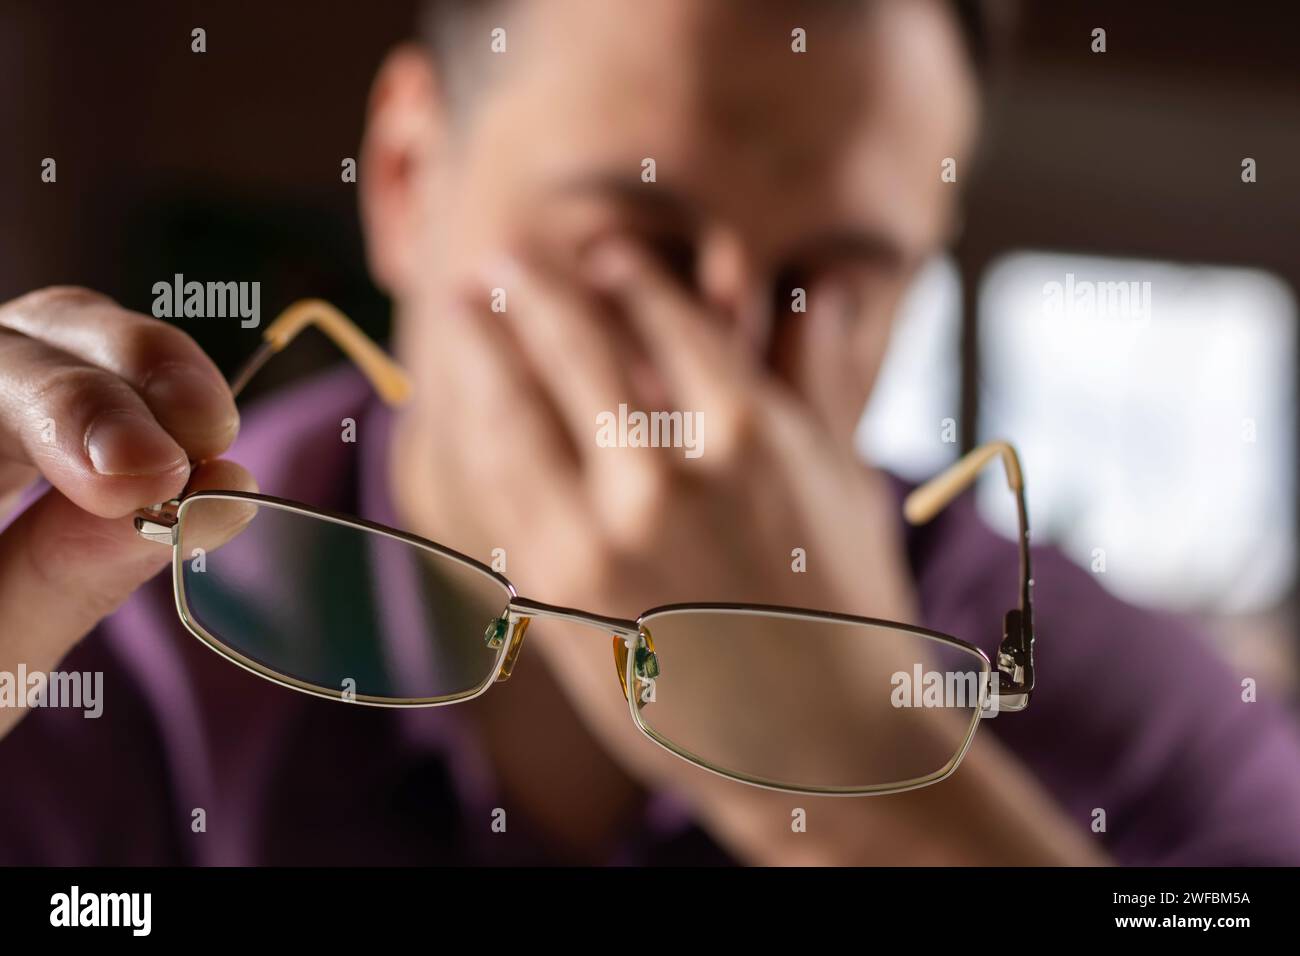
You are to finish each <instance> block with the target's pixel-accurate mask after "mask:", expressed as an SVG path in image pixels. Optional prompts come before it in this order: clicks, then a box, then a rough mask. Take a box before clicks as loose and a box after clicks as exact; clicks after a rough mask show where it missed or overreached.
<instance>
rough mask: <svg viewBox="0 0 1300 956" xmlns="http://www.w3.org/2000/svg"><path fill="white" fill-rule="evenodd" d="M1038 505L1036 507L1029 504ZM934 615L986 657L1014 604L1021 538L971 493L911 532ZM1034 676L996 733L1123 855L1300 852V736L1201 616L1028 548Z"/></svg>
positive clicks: (1249, 858)
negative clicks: (1250, 685)
mask: <svg viewBox="0 0 1300 956" xmlns="http://www.w3.org/2000/svg"><path fill="white" fill-rule="evenodd" d="M1031 517H1032V516H1031ZM909 555H910V557H911V559H912V563H913V567H914V574H915V578H916V581H917V587H918V591H919V594H920V599H921V605H922V608H923V611H924V615H925V618H926V624H927V626H929V627H932V628H934V629H936V630H939V631H942V632H944V633H948V634H951V635H953V636H954V637H958V638H962V639H964V640H968V641H970V642H972V643H974V644H976V645H978V646H979V647H981V648H983V649H984V650H985V651H986V652H988V653H991V652H992V651H993V650H994V649H995V648H996V647H997V644H998V641H999V639H1000V637H1001V634H1000V628H1001V623H1002V615H1003V614H1004V613H1005V612H1006V611H1007V610H1008V609H1009V608H1011V607H1014V606H1015V604H1016V600H1017V591H1016V588H1017V585H1018V567H1017V560H1018V555H1017V549H1016V546H1015V543H1014V542H1013V541H1011V540H1008V539H1006V538H1003V537H1002V536H1001V535H999V534H997V533H996V532H995V531H993V530H992V529H991V528H989V527H988V526H987V525H986V524H985V523H984V522H983V521H982V520H981V519H980V517H979V515H978V513H977V510H976V508H975V504H974V500H973V498H972V496H971V495H969V494H968V495H965V496H963V497H962V498H961V499H959V500H958V501H957V502H955V503H954V505H953V506H952V507H951V508H950V509H948V510H947V511H946V512H945V513H944V514H943V515H941V516H940V517H939V518H937V519H936V520H935V522H934V523H933V524H932V525H930V526H927V527H924V528H918V529H913V530H912V531H910V532H909ZM1032 562H1033V577H1034V583H1035V586H1034V618H1035V625H1036V626H1035V632H1036V641H1035V658H1036V663H1037V665H1038V687H1037V688H1036V690H1035V692H1034V697H1033V702H1032V704H1031V706H1030V708H1029V709H1028V710H1026V711H1025V712H1023V713H1020V714H1008V715H1004V716H1002V717H999V718H997V719H996V720H995V721H994V726H993V728H992V729H993V730H994V732H995V733H996V735H997V736H998V737H999V738H1000V739H1001V740H1002V741H1003V742H1004V743H1005V744H1007V745H1008V746H1009V747H1010V748H1011V749H1012V750H1013V751H1015V752H1016V753H1017V755H1018V756H1019V757H1020V758H1021V759H1022V760H1024V761H1025V763H1026V764H1027V765H1028V766H1029V767H1030V768H1031V769H1032V770H1033V771H1034V773H1035V775H1036V776H1038V778H1039V779H1040V781H1041V782H1042V783H1043V784H1044V785H1045V786H1047V788H1048V789H1049V790H1050V791H1051V792H1052V793H1053V795H1054V796H1055V797H1056V798H1057V800H1058V802H1060V803H1061V804H1062V806H1063V807H1064V808H1065V809H1066V811H1067V813H1068V814H1069V815H1070V816H1071V817H1072V818H1073V819H1075V820H1076V821H1077V822H1079V823H1080V824H1081V825H1084V826H1090V827H1091V826H1092V825H1093V823H1094V820H1095V814H1096V811H1097V810H1103V811H1105V814H1106V816H1105V821H1106V822H1105V825H1106V827H1107V829H1106V832H1105V834H1104V835H1103V838H1104V840H1105V842H1106V843H1107V845H1108V847H1109V848H1110V850H1111V852H1113V853H1115V854H1116V856H1117V857H1118V858H1119V859H1120V860H1121V861H1124V862H1145V863H1161V864H1167V863H1173V862H1178V863H1184V864H1232V863H1247V864H1249V863H1284V862H1285V863H1296V862H1300V734H1297V731H1296V726H1295V721H1294V719H1293V718H1292V716H1291V715H1290V714H1289V713H1288V712H1287V711H1286V707H1285V702H1283V701H1280V700H1271V701H1270V700H1267V699H1264V698H1265V697H1267V694H1266V693H1264V692H1261V695H1260V697H1261V699H1260V700H1259V701H1258V702H1252V701H1247V700H1243V693H1242V680H1243V678H1244V677H1246V676H1249V675H1243V674H1238V673H1236V671H1235V670H1234V668H1233V667H1232V665H1231V664H1230V663H1229V662H1228V661H1226V660H1225V659H1224V658H1223V657H1222V656H1221V655H1220V654H1219V653H1218V652H1217V651H1216V649H1215V648H1213V647H1212V646H1211V645H1210V643H1209V641H1208V640H1207V638H1206V636H1205V635H1204V634H1202V633H1201V632H1200V630H1199V629H1198V628H1197V627H1196V626H1195V625H1194V624H1193V623H1192V622H1190V621H1188V620H1185V619H1182V618H1179V617H1176V616H1173V615H1169V614H1164V613H1159V612H1156V611H1152V610H1147V609H1143V608H1139V607H1135V606H1133V605H1131V604H1129V603H1127V602H1125V601H1123V600H1121V599H1119V598H1118V597H1116V596H1114V595H1113V594H1111V593H1110V592H1109V591H1108V590H1106V589H1105V588H1104V587H1102V585H1101V583H1100V582H1099V580H1098V576H1097V575H1094V574H1092V573H1091V572H1089V571H1087V570H1085V569H1083V568H1081V567H1079V566H1078V565H1076V564H1074V563H1073V562H1072V561H1070V560H1069V559H1068V558H1067V557H1066V556H1065V555H1064V554H1062V553H1061V552H1060V551H1058V550H1057V549H1055V548H1039V547H1036V548H1034V549H1033V551H1032Z"/></svg>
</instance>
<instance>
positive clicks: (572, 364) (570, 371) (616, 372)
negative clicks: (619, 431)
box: [498, 259, 670, 536]
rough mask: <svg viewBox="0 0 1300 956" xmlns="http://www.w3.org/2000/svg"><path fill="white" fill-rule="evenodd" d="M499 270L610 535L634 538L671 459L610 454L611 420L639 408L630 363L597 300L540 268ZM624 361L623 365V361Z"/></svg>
mask: <svg viewBox="0 0 1300 956" xmlns="http://www.w3.org/2000/svg"><path fill="white" fill-rule="evenodd" d="M498 268H499V269H500V270H501V271H502V273H503V274H504V276H505V279H504V281H506V282H508V283H509V288H510V289H511V290H513V295H514V298H513V299H512V300H511V299H508V300H507V309H506V312H505V316H506V317H507V321H508V322H509V327H510V329H511V330H512V331H513V333H514V335H515V338H516V339H517V341H518V342H519V343H520V348H521V351H522V352H523V353H524V354H525V355H526V358H527V362H528V366H529V368H531V369H532V370H533V371H534V374H535V375H536V377H537V379H538V380H539V381H540V382H541V383H542V386H543V387H544V389H545V391H546V393H547V395H549V396H550V398H551V399H552V400H553V401H554V402H555V404H556V406H557V407H558V408H559V409H560V411H561V414H562V415H563V416H564V421H565V425H566V427H567V429H568V432H569V434H570V435H571V441H572V442H573V445H574V446H575V448H576V449H577V453H578V456H579V458H580V459H581V460H582V462H583V463H584V465H585V471H584V478H585V481H584V485H585V487H586V490H587V492H588V498H589V500H590V502H591V506H592V508H593V510H594V511H595V512H596V514H597V515H598V517H599V519H600V521H601V524H602V525H603V526H604V527H605V528H606V530H607V531H609V532H611V533H613V534H615V535H616V536H631V535H632V534H634V533H635V532H634V530H633V531H629V530H628V529H629V528H631V529H636V528H637V527H638V526H639V523H640V522H639V520H638V517H637V516H638V514H639V513H640V511H641V508H640V507H639V505H645V507H647V508H648V507H649V504H648V503H650V502H655V501H657V500H658V498H659V497H660V496H661V493H662V490H663V485H664V478H665V473H666V472H667V470H668V468H669V467H670V466H669V465H668V463H667V462H665V461H664V460H663V459H664V455H663V454H662V453H661V454H653V453H652V452H651V451H650V450H649V449H644V448H622V447H613V448H611V447H605V443H604V442H603V441H602V428H603V429H604V434H605V436H606V437H608V432H609V430H610V424H611V421H610V419H615V420H616V417H617V416H618V415H619V414H620V411H619V406H620V405H626V404H628V403H629V400H632V401H633V403H634V402H635V399H634V396H633V394H630V393H631V389H630V388H629V387H628V386H627V385H626V382H627V377H626V375H625V374H624V373H625V370H626V360H625V357H620V355H619V349H618V347H617V345H616V344H615V342H614V337H613V335H612V334H611V331H610V329H611V325H610V323H609V321H608V317H602V316H601V315H600V313H599V312H598V311H597V307H596V303H595V302H594V301H593V300H592V297H591V296H590V294H587V293H584V292H582V291H581V290H579V288H578V287H577V285H576V283H574V282H571V281H565V280H564V279H563V278H562V277H560V275H559V274H558V273H557V272H555V271H552V270H547V269H545V268H544V267H542V266H541V265H539V264H537V263H531V262H525V261H523V260H520V259H509V260H505V261H504V262H503V263H501V264H499V266H498ZM621 359H622V360H621Z"/></svg>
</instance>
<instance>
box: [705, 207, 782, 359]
mask: <svg viewBox="0 0 1300 956" xmlns="http://www.w3.org/2000/svg"><path fill="white" fill-rule="evenodd" d="M697 255H698V257H699V258H698V260H697V265H696V269H697V281H698V283H699V289H700V294H701V295H702V296H703V298H704V300H705V302H706V304H707V305H708V306H709V307H710V308H711V310H712V311H713V312H714V313H715V314H717V315H719V316H720V317H721V318H722V320H723V321H725V322H726V323H727V325H728V331H729V332H731V333H732V334H733V335H734V336H735V338H736V340H737V344H738V345H739V346H741V347H743V348H746V349H749V350H751V351H752V352H753V354H755V355H763V354H765V352H766V349H767V346H768V342H769V339H770V337H771V334H772V303H771V298H772V297H771V294H770V290H771V287H772V280H771V277H770V276H767V275H766V270H765V268H764V267H763V266H762V264H761V263H760V262H759V260H758V258H757V256H755V255H754V253H753V252H752V251H750V250H749V249H748V248H747V247H746V243H745V241H744V239H743V237H742V236H741V235H740V234H739V233H738V232H737V231H736V230H734V229H729V228H726V227H723V226H718V227H713V228H711V229H709V230H707V231H706V232H705V233H704V235H703V236H702V237H701V239H700V243H699V247H698V252H697Z"/></svg>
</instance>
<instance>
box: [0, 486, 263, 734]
mask: <svg viewBox="0 0 1300 956" xmlns="http://www.w3.org/2000/svg"><path fill="white" fill-rule="evenodd" d="M189 488H190V489H191V490H201V489H205V488H207V489H217V488H220V489H227V490H232V491H253V490H256V485H255V483H254V482H253V479H252V477H251V476H250V475H249V474H248V472H247V471H245V470H244V469H243V468H242V467H241V466H239V465H236V464H234V463H233V462H228V461H211V462H203V463H201V464H198V465H196V466H195V467H194V472H193V474H192V475H191V479H190V484H189ZM230 533H234V529H231V532H230ZM171 557H172V550H171V548H169V547H166V546H164V545H160V544H158V543H156V542H153V541H148V540H146V539H144V538H141V537H140V536H139V535H138V534H137V533H136V531H135V526H134V521H133V515H130V514H128V515H123V516H120V517H116V518H102V517H99V516H96V515H92V514H90V513H88V512H86V511H83V510H82V509H80V508H78V507H77V506H76V505H75V504H73V503H72V502H71V501H69V500H68V499H67V498H66V497H64V496H63V495H62V494H61V493H60V492H58V491H57V490H55V489H51V490H50V491H48V492H46V494H45V495H44V496H43V497H42V498H41V499H39V500H38V501H37V502H36V503H34V504H33V505H32V506H31V507H29V508H28V509H27V510H26V511H25V512H23V514H22V515H21V516H19V517H18V518H17V519H16V520H15V521H14V522H13V524H11V525H10V526H9V527H8V528H7V529H5V531H4V533H3V534H0V671H9V672H10V673H13V672H15V671H16V670H17V668H18V666H19V665H20V664H22V665H26V668H27V670H28V671H30V672H36V671H42V672H43V671H48V670H51V669H53V668H54V667H55V666H56V665H57V664H58V662H59V661H60V660H62V659H63V657H64V656H65V655H66V654H67V653H68V651H70V650H71V649H72V647H73V646H74V645H75V644H76V643H77V641H79V640H80V639H81V638H82V637H84V636H85V635H86V634H87V633H88V632H89V631H90V630H91V629H92V628H93V627H94V626H95V625H96V624H97V623H98V622H99V621H100V620H101V619H102V618H104V617H106V616H107V615H109V614H111V613H112V612H113V611H114V610H116V609H117V608H118V606H119V605H121V604H122V603H123V602H124V601H125V600H126V599H127V597H129V596H130V594H131V593H132V592H133V591H135V589H136V588H138V587H139V586H140V585H141V584H143V583H144V582H146V581H148V580H149V579H150V578H151V577H153V576H154V575H155V574H157V573H158V571H160V570H161V569H162V568H164V567H166V566H167V565H168V564H169V563H170V561H171ZM21 716H22V710H21V709H19V708H4V709H0V736H3V735H4V734H5V733H7V732H8V730H9V729H10V728H11V727H12V726H13V725H14V724H16V723H17V722H18V720H19V719H20V718H21Z"/></svg>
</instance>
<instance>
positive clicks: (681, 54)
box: [482, 0, 975, 244]
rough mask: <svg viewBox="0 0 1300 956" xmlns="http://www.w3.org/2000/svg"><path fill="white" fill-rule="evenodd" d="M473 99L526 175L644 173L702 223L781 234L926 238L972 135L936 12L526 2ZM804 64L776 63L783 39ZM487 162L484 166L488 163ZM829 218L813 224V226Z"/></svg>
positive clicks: (914, 5) (963, 90)
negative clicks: (686, 200) (852, 232)
mask: <svg viewBox="0 0 1300 956" xmlns="http://www.w3.org/2000/svg"><path fill="white" fill-rule="evenodd" d="M511 11H512V12H511V14H510V16H509V17H508V19H507V21H506V22H507V23H508V26H509V38H510V43H509V48H508V49H509V53H508V54H507V56H509V57H510V62H509V63H502V64H501V66H500V68H501V71H502V75H501V77H500V81H499V82H497V83H495V84H493V86H492V90H493V92H492V94H491V95H490V96H488V97H486V100H487V101H489V102H484V103H483V104H482V106H483V107H484V111H485V114H486V115H485V116H484V117H483V132H484V134H485V137H486V138H487V139H488V140H489V141H490V142H491V147H492V148H493V149H495V150H504V151H509V150H523V151H525V152H526V155H527V157H528V159H529V160H530V164H531V165H532V167H533V168H534V169H535V171H536V173H537V175H538V176H539V177H544V178H553V179H556V180H562V179H566V178H571V177H574V176H577V175H581V174H583V173H587V172H593V171H599V172H605V173H614V174H615V175H617V174H618V171H619V170H625V171H626V173H627V175H628V177H629V179H631V180H633V181H636V179H637V177H639V175H640V172H641V161H642V160H643V159H644V158H647V157H649V158H653V159H654V160H655V163H656V167H657V175H658V178H659V180H660V182H663V183H666V184H667V183H671V184H672V186H673V188H674V189H677V190H680V191H682V192H683V193H685V194H687V195H688V196H690V197H696V198H697V199H698V202H700V203H701V204H705V205H708V206H710V207H711V208H710V209H709V210H708V211H709V212H710V213H711V214H717V215H720V216H724V217H728V218H730V219H733V220H736V221H738V222H742V223H743V222H744V221H745V220H746V219H750V218H754V217H757V216H760V215H761V216H762V217H763V218H764V219H766V220H776V221H779V222H781V223H782V224H783V225H784V226H785V227H786V228H791V227H794V226H796V225H797V224H798V223H799V222H800V221H801V220H805V219H814V218H817V219H823V220H824V219H825V218H826V217H827V215H828V214H830V215H834V216H838V217H841V218H844V219H846V220H859V221H860V220H863V219H873V220H878V221H876V222H873V223H872V225H873V226H876V227H879V228H881V229H889V230H890V231H891V232H893V233H894V234H895V235H897V236H898V238H899V239H900V241H901V242H903V243H905V244H912V243H923V242H925V241H926V239H927V237H928V234H929V233H932V232H934V231H936V230H938V229H940V228H941V224H940V222H939V219H940V218H941V217H942V215H943V213H944V211H945V205H946V204H945V203H943V202H941V201H940V200H939V196H938V194H939V192H940V186H941V184H940V180H939V171H940V162H941V160H942V159H943V158H944V157H947V156H959V155H961V152H962V150H963V149H964V147H965V144H966V142H967V141H968V139H969V138H970V136H971V134H972V131H973V117H974V107H975V104H974V88H973V84H972V83H971V81H970V77H969V75H968V69H967V66H966V62H965V59H964V56H963V53H962V50H961V45H960V39H959V37H958V35H957V33H956V30H955V26H954V22H953V21H952V19H951V18H950V17H949V16H948V14H947V12H946V10H945V8H944V6H943V5H942V3H941V2H936V0H875V2H872V0H864V2H855V0H817V2H815V3H806V4H805V3H788V2H787V3H775V2H770V0H744V2H738V0H708V2H700V0H655V2H653V3H643V4H635V5H633V4H623V3H610V2H608V0H532V2H526V3H517V4H515V5H514V6H513V7H512V8H511ZM796 28H799V29H802V30H804V31H805V33H806V45H807V52H805V53H796V52H794V51H793V50H792V47H791V44H792V41H793V37H792V31H794V30H795V29H796ZM498 155H500V154H498ZM828 210H829V213H828Z"/></svg>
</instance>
